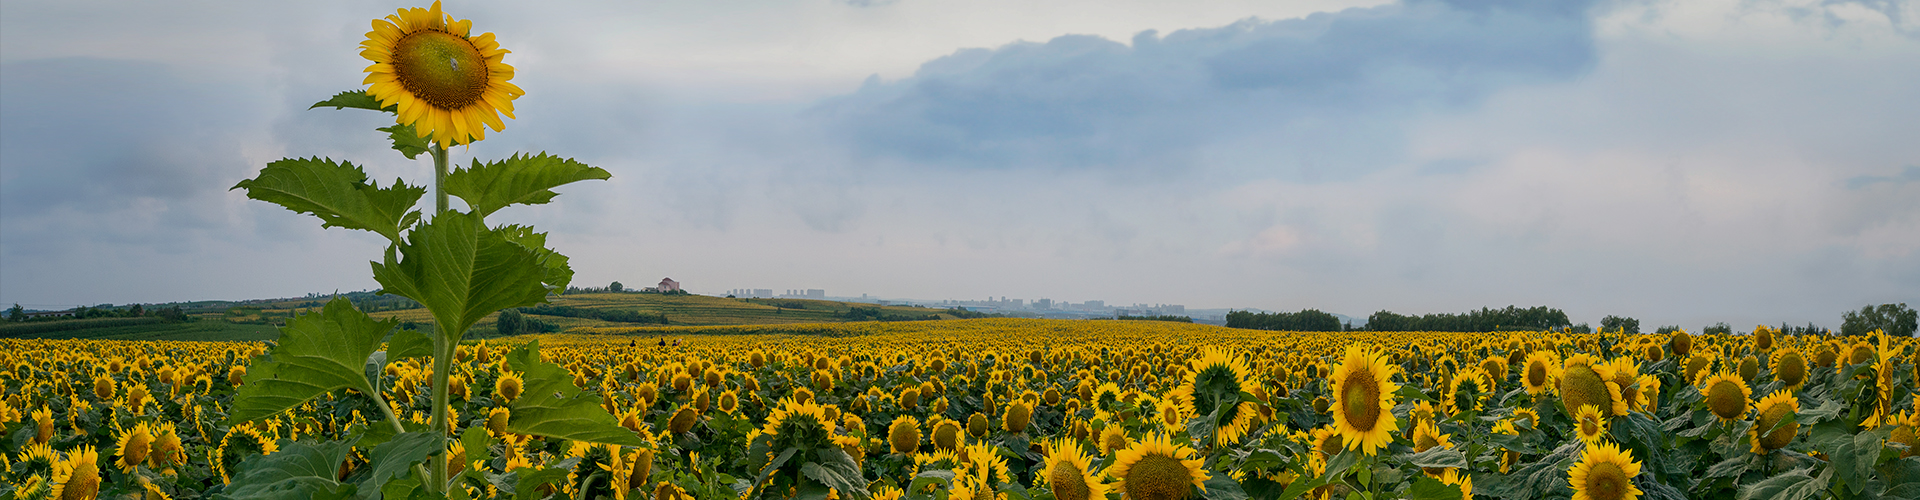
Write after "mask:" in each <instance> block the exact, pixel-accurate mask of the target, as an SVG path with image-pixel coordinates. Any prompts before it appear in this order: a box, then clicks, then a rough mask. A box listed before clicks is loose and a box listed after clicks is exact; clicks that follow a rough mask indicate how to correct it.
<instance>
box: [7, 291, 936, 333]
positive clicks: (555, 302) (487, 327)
mask: <svg viewBox="0 0 1920 500" xmlns="http://www.w3.org/2000/svg"><path fill="white" fill-rule="evenodd" d="M392 299H393V298H391V297H381V298H380V299H378V302H375V303H368V304H367V305H363V306H362V308H363V309H369V310H370V311H369V314H371V315H373V316H374V317H376V318H396V319H399V320H401V321H404V322H409V323H412V325H411V326H413V327H415V328H420V329H429V328H431V325H432V323H433V317H432V315H430V314H428V312H427V310H426V309H423V308H418V307H413V304H411V301H405V300H404V299H401V300H398V301H395V300H392ZM325 302H326V300H325V299H313V298H300V299H265V300H249V301H240V302H228V303H207V302H197V303H193V304H194V305H195V307H191V308H188V311H189V313H190V316H191V317H192V318H193V319H194V320H193V321H190V322H185V323H165V322H159V321H157V320H153V318H127V319H120V318H115V319H114V320H112V321H103V320H65V321H53V322H32V323H22V324H5V325H4V326H0V338H5V337H17V338H99V339H117V340H271V339H273V338H274V337H275V336H276V335H277V332H276V330H275V329H274V326H275V325H281V324H285V322H286V320H287V319H288V318H291V317H293V315H295V314H298V313H301V312H304V311H306V310H309V309H314V308H318V307H320V306H321V305H323V304H324V303H325ZM359 302H361V301H360V300H357V299H356V303H359ZM551 302H552V303H551V304H550V305H551V306H552V307H554V308H557V309H563V310H564V309H571V310H573V311H574V312H575V313H578V312H579V311H595V312H599V311H606V312H634V313H645V314H659V315H664V316H665V317H666V320H667V324H666V325H667V326H726V325H777V324H790V323H832V322H844V321H874V320H922V319H928V318H932V319H954V318H955V317H954V315H952V314H950V313H948V311H945V310H941V309H929V308H924V307H909V306H876V305H872V304H861V303H849V302H836V301H828V300H807V299H785V298H782V299H730V298H725V297H711V296H705V295H662V294H654V293H576V294H569V295H561V296H555V297H552V300H551ZM855 308H859V309H860V310H859V311H855ZM575 315H576V316H578V315H580V314H575ZM524 316H525V317H527V318H528V319H534V320H538V321H540V322H541V323H545V324H548V325H553V326H555V327H558V328H560V329H561V330H566V329H572V328H579V327H631V326H661V325H659V324H654V323H646V324H636V323H628V322H618V321H607V320H602V319H596V318H586V317H569V316H560V315H549V314H525V315H524ZM496 317H498V314H497V313H496V314H495V315H492V316H488V317H487V318H486V319H484V320H481V321H480V322H479V323H478V324H475V325H474V329H473V331H472V332H470V333H469V337H477V338H484V337H490V336H494V335H496V334H497V331H496V330H495V326H494V320H495V318H496ZM141 320H151V321H141Z"/></svg>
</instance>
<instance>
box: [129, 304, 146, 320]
mask: <svg viewBox="0 0 1920 500" xmlns="http://www.w3.org/2000/svg"><path fill="white" fill-rule="evenodd" d="M146 315H147V309H146V308H144V307H140V304H134V305H133V307H129V308H127V316H128V317H133V318H138V317H141V316H146Z"/></svg>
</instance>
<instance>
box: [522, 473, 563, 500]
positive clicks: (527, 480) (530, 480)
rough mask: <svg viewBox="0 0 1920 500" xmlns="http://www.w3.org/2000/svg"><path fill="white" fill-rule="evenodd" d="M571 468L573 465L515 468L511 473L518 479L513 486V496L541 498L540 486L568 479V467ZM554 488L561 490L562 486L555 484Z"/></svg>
mask: <svg viewBox="0 0 1920 500" xmlns="http://www.w3.org/2000/svg"><path fill="white" fill-rule="evenodd" d="M570 468H571V467H550V468H545V469H534V468H532V467H522V468H519V469H515V470H514V471H513V472H512V473H510V474H509V475H511V476H515V479H517V481H515V482H514V486H513V497H514V498H540V495H539V491H540V487H541V486H545V485H549V484H553V483H558V482H561V481H566V480H567V473H568V472H570V471H569V470H568V469H570ZM553 489H555V490H559V489H560V487H558V486H555V487H554V488H553Z"/></svg>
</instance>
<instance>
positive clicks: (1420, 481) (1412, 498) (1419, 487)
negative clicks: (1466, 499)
mask: <svg viewBox="0 0 1920 500" xmlns="http://www.w3.org/2000/svg"><path fill="white" fill-rule="evenodd" d="M1459 498H1460V487H1458V486H1454V485H1450V484H1447V483H1443V482H1440V480H1438V479H1434V478H1431V477H1427V476H1419V477H1415V478H1413V485H1412V486H1411V487H1409V488H1407V499H1408V500H1458V499H1459Z"/></svg>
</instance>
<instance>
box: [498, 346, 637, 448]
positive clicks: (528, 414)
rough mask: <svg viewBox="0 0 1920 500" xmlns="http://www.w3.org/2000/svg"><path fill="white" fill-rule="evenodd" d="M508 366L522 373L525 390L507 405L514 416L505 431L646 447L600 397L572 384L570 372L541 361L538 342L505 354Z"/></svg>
mask: <svg viewBox="0 0 1920 500" xmlns="http://www.w3.org/2000/svg"><path fill="white" fill-rule="evenodd" d="M507 366H508V367H510V368H512V369H514V370H516V371H520V372H521V373H523V374H524V377H523V378H524V379H525V381H526V389H525V390H524V391H522V393H521V396H520V398H519V399H515V400H513V402H511V403H509V404H508V406H507V407H508V408H509V409H510V411H512V414H513V418H511V419H509V420H508V421H507V430H508V431H512V432H514V433H519V434H532V435H536V436H552V437H557V438H562V439H571V440H575V441H587V442H593V443H607V444H617V445H622V446H645V445H646V442H645V441H642V440H641V439H640V438H639V436H636V435H634V433H633V431H630V430H627V428H625V427H621V426H620V422H619V421H617V420H614V418H613V415H611V414H608V413H607V411H606V409H603V408H601V407H600V398H598V397H595V396H593V395H591V394H586V393H585V392H583V391H581V390H580V388H578V387H574V386H573V374H572V373H571V372H568V371H567V369H566V368H561V367H560V365H556V364H553V363H548V362H546V361H541V360H540V342H539V341H537V340H536V341H533V342H528V343H527V344H526V345H522V346H520V347H519V348H516V349H514V350H513V352H512V353H509V354H507Z"/></svg>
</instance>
